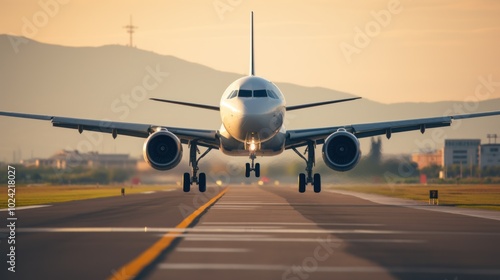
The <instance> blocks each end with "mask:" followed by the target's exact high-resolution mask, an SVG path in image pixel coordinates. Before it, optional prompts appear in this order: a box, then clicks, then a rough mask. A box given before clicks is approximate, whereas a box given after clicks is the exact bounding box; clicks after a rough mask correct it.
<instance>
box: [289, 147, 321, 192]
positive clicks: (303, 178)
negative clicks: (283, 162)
mask: <svg viewBox="0 0 500 280" xmlns="http://www.w3.org/2000/svg"><path fill="white" fill-rule="evenodd" d="M292 149H293V151H294V152H295V153H296V154H297V155H299V156H300V157H301V158H302V159H303V160H304V161H305V162H306V172H307V175H306V174H304V173H300V174H299V192H300V193H303V192H305V191H306V186H307V185H308V184H309V183H310V184H311V185H312V186H313V190H314V192H315V193H319V192H321V175H320V174H318V173H315V174H314V175H313V173H312V172H313V166H314V164H315V154H314V142H312V141H309V142H308V143H307V148H306V151H305V152H304V154H306V153H307V158H306V157H304V156H303V155H302V154H301V153H300V152H299V151H298V150H297V149H296V148H292Z"/></svg>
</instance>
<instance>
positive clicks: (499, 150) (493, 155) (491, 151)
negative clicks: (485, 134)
mask: <svg viewBox="0 0 500 280" xmlns="http://www.w3.org/2000/svg"><path fill="white" fill-rule="evenodd" d="M491 166H500V144H484V145H481V167H491Z"/></svg>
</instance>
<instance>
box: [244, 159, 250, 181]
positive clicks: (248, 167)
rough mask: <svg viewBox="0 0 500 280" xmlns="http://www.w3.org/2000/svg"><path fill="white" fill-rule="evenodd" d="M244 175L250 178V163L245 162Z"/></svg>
mask: <svg viewBox="0 0 500 280" xmlns="http://www.w3.org/2000/svg"><path fill="white" fill-rule="evenodd" d="M245 177H247V178H250V163H248V162H247V163H246V164H245Z"/></svg>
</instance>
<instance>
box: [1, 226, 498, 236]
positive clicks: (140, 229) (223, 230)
mask: <svg viewBox="0 0 500 280" xmlns="http://www.w3.org/2000/svg"><path fill="white" fill-rule="evenodd" d="M16 230H17V232H61V233H62V232H82V233H89V232H95V233H99V232H103V233H106V232H161V233H166V232H175V233H177V232H179V233H184V232H195V233H196V232H199V233H267V234H277V233H286V234H311V233H312V234H366V235H372V234H373V235H376V234H387V235H399V234H400V235H419V236H421V235H467V236H500V232H463V231H400V230H368V229H286V228H284V229H273V228H268V229H265V228H252V227H247V228H196V227H194V228H156V227H76V228H42V227H40V228H37V227H34V228H19V229H16ZM6 231H7V229H2V230H0V232H6Z"/></svg>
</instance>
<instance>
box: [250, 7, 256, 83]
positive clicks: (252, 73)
mask: <svg viewBox="0 0 500 280" xmlns="http://www.w3.org/2000/svg"><path fill="white" fill-rule="evenodd" d="M253 54H254V52H253V11H252V12H250V76H255V61H254V58H253Z"/></svg>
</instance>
